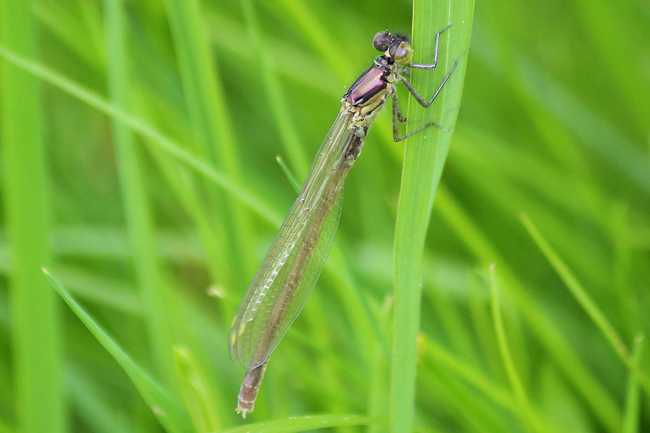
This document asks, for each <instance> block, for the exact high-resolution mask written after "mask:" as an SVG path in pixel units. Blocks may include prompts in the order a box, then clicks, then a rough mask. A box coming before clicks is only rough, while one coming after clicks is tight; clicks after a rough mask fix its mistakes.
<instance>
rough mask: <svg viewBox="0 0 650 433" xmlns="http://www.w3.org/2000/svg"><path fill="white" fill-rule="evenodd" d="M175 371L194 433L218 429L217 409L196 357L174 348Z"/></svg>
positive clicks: (184, 350)
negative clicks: (178, 377)
mask: <svg viewBox="0 0 650 433" xmlns="http://www.w3.org/2000/svg"><path fill="white" fill-rule="evenodd" d="M174 361H175V364H176V371H177V372H178V375H179V376H180V380H181V390H182V392H183V397H184V399H185V407H187V409H188V411H189V412H190V416H191V417H192V422H193V424H194V431H195V432H196V433H210V432H215V431H218V430H219V426H220V422H219V419H218V417H217V414H218V413H219V411H218V410H217V406H216V404H215V402H214V397H212V395H211V392H210V388H209V383H208V381H207V380H206V378H205V375H204V374H203V373H202V372H201V370H200V368H199V366H198V364H197V361H196V359H195V358H194V356H192V354H191V353H190V352H189V351H188V350H187V349H183V348H175V349H174Z"/></svg>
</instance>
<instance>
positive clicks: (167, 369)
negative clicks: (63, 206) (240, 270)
mask: <svg viewBox="0 0 650 433" xmlns="http://www.w3.org/2000/svg"><path fill="white" fill-rule="evenodd" d="M104 6H105V10H106V26H105V28H106V49H107V56H106V57H107V58H108V59H110V61H109V62H108V80H109V94H110V98H111V101H112V103H113V105H114V106H116V107H120V108H122V109H123V110H124V111H129V110H128V107H129V91H130V88H129V71H128V69H127V64H128V58H127V54H126V46H125V39H124V38H125V35H124V32H125V30H124V24H125V23H124V21H125V20H124V10H123V2H122V1H113V0H108V1H106V2H105V3H104ZM112 123H113V124H112V127H113V139H114V142H115V148H116V149H115V153H116V158H117V167H118V174H119V178H120V186H121V192H122V197H123V198H124V213H125V218H126V225H127V232H128V235H129V245H130V250H131V253H132V254H131V256H132V259H133V269H134V271H135V273H136V276H137V277H136V278H137V282H138V285H139V289H140V295H141V299H142V300H143V307H144V310H145V315H144V320H145V321H146V322H147V328H148V331H149V341H150V342H151V344H152V346H153V353H154V359H155V363H156V366H157V368H158V372H159V373H160V374H161V376H162V377H164V378H165V379H166V381H167V382H168V383H169V382H171V378H172V372H173V364H172V356H171V347H172V346H173V344H172V339H171V337H172V329H174V326H173V322H172V321H171V320H170V318H172V317H174V313H172V312H171V311H170V310H169V308H168V305H169V303H168V302H167V300H168V299H169V293H167V286H166V283H165V278H163V276H162V275H161V268H160V265H161V264H160V263H159V259H158V253H157V251H156V237H155V234H154V232H155V228H154V224H153V221H152V216H151V209H150V206H149V200H148V198H147V195H146V193H145V185H144V179H143V176H142V173H141V171H142V169H141V167H140V164H141V163H140V161H138V155H137V152H136V147H135V146H134V144H135V143H134V141H135V137H134V136H133V133H132V131H131V130H129V128H128V127H127V126H126V125H124V124H122V123H121V122H118V121H117V120H113V122H112Z"/></svg>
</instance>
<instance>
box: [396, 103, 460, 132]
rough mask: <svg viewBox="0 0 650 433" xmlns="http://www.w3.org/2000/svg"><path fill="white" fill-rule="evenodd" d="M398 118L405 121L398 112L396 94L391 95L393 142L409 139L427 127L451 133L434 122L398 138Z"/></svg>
mask: <svg viewBox="0 0 650 433" xmlns="http://www.w3.org/2000/svg"><path fill="white" fill-rule="evenodd" d="M400 117H402V119H404V120H406V118H405V117H403V116H402V113H401V112H400V111H399V102H398V101H397V94H393V140H394V141H395V142H398V141H402V140H404V139H407V138H409V137H410V136H411V135H413V134H417V133H418V132H420V131H422V130H423V129H426V128H428V127H429V126H435V127H436V128H438V129H442V130H443V131H447V132H449V131H451V129H447V128H443V127H442V126H440V125H438V124H436V123H434V122H429V123H427V124H426V125H423V126H420V127H419V128H418V129H416V130H415V131H411V132H409V133H408V134H405V135H403V136H401V137H400V136H399V120H400Z"/></svg>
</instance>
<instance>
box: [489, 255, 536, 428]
mask: <svg viewBox="0 0 650 433" xmlns="http://www.w3.org/2000/svg"><path fill="white" fill-rule="evenodd" d="M490 293H491V296H492V320H493V321H494V330H495V333H496V335H497V341H498V342H499V349H500V351H501V358H502V359H503V366H504V368H505V370H506V373H507V375H508V380H509V381H510V386H511V388H512V392H513V394H514V395H515V400H516V401H517V403H518V405H519V408H520V411H521V413H520V416H521V417H522V422H523V424H524V425H528V426H529V428H530V429H531V430H532V431H536V432H542V431H545V430H544V429H543V428H542V424H541V423H540V420H539V419H538V417H537V415H536V414H535V411H534V410H533V408H532V406H531V404H530V400H529V398H528V395H527V393H526V390H525V389H524V385H523V383H522V381H521V378H520V377H519V373H518V372H517V369H516V368H515V362H514V359H513V356H512V353H511V352H510V347H509V344H508V337H507V336H506V330H505V327H504V325H503V317H502V315H501V305H500V302H499V288H498V285H497V280H496V273H495V271H494V265H491V266H490Z"/></svg>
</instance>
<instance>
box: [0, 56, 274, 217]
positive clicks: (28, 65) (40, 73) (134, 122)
mask: <svg viewBox="0 0 650 433" xmlns="http://www.w3.org/2000/svg"><path fill="white" fill-rule="evenodd" d="M0 55H2V56H3V57H4V58H5V59H7V60H8V61H10V62H12V63H14V64H15V65H17V66H19V67H21V68H22V69H25V70H26V71H28V72H30V73H32V74H34V75H35V76H37V77H39V78H41V79H42V80H44V81H47V82H48V83H50V84H52V85H54V86H56V87H59V88H60V89H61V90H63V91H65V92H67V93H69V94H71V95H72V96H74V97H76V98H78V99H80V100H81V101H83V102H85V103H87V104H88V105H90V106H92V107H94V108H95V109H97V110H99V111H102V112H103V113H106V114H107V115H109V116H111V117H113V118H115V119H116V120H118V121H120V122H122V123H124V124H125V125H127V126H128V127H129V128H131V129H133V130H134V131H136V132H138V133H139V134H141V135H143V136H145V137H147V138H149V139H151V140H152V143H154V144H155V145H156V146H158V148H160V149H161V150H163V151H164V152H166V153H167V154H169V155H171V156H172V157H174V158H176V159H177V160H179V161H181V162H183V163H185V164H187V165H188V166H190V167H192V168H193V169H194V170H196V171H197V172H198V173H200V174H202V175H203V176H205V177H206V178H208V179H209V180H211V181H213V182H215V183H216V184H217V185H219V186H220V187H221V188H223V189H224V190H226V191H228V192H229V193H231V194H233V196H234V197H236V198H238V199H239V200H241V201H242V203H244V204H246V205H247V206H248V207H249V208H251V209H252V210H254V211H256V212H257V213H258V214H259V215H260V216H261V217H263V218H264V219H265V220H267V221H268V222H270V223H272V224H275V225H277V226H279V225H280V223H281V222H282V219H281V217H280V216H279V215H278V214H277V213H276V212H274V211H273V210H271V208H270V206H269V205H268V204H266V203H265V202H264V201H263V200H262V199H260V198H258V197H256V196H255V195H254V194H253V193H251V192H250V191H248V190H246V189H245V188H244V187H242V186H241V185H240V184H238V183H236V182H234V181H232V180H231V179H230V178H229V177H228V176H226V175H225V174H224V173H223V172H222V171H221V170H218V169H217V168H215V167H213V166H211V165H210V164H209V163H207V162H205V161H204V160H202V159H199V158H197V157H195V156H193V155H192V154H191V153H190V152H188V151H187V150H185V149H183V148H182V147H181V146H179V145H178V144H177V143H176V142H174V141H173V140H171V139H170V138H168V137H166V136H165V135H164V134H162V133H161V132H159V131H158V130H156V129H155V128H153V127H152V126H151V125H149V124H147V123H146V122H144V121H142V120H141V119H138V118H136V117H134V116H132V115H130V114H128V113H126V112H124V111H123V110H121V109H119V108H117V107H115V106H114V105H111V104H109V103H107V102H106V101H105V100H104V99H103V98H101V97H100V96H98V95H97V94H96V93H94V92H91V91H89V90H87V89H85V88H84V87H82V86H79V85H78V84H76V83H74V82H73V81H71V80H69V79H67V78H65V77H63V76H62V75H60V74H57V73H56V72H54V71H52V70H51V69H49V68H46V67H44V66H42V65H40V64H39V63H36V62H32V61H30V60H27V59H26V58H24V57H23V56H19V55H17V54H15V53H13V52H12V51H11V50H8V49H6V48H5V47H4V46H2V45H0Z"/></svg>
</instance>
